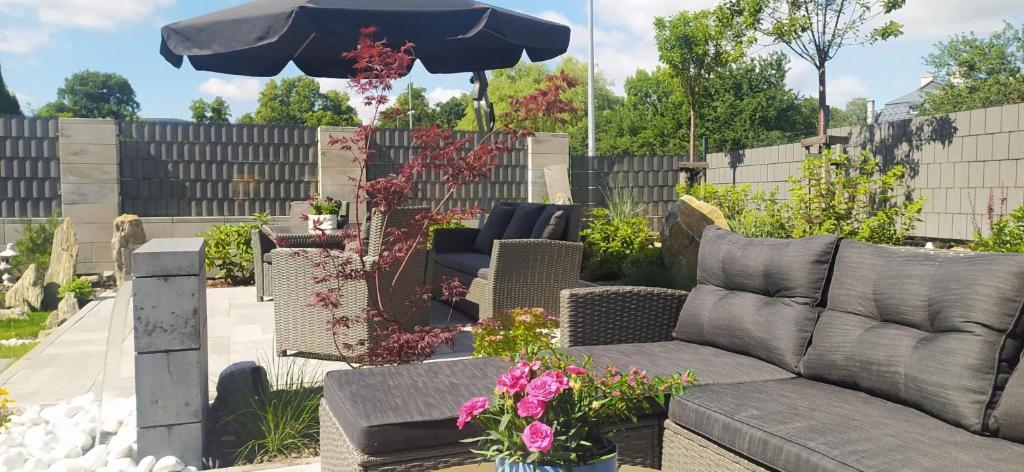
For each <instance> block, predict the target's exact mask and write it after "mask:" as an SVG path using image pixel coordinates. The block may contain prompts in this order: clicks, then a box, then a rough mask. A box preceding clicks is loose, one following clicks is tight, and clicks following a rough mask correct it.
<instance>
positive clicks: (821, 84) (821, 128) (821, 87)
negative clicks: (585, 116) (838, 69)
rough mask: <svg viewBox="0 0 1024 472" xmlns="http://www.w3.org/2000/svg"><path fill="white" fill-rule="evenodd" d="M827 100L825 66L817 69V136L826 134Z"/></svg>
mask: <svg viewBox="0 0 1024 472" xmlns="http://www.w3.org/2000/svg"><path fill="white" fill-rule="evenodd" d="M828 115H829V109H828V100H827V97H826V96H825V66H824V65H821V66H820V67H818V136H825V134H826V133H827V132H828V118H829V116H828Z"/></svg>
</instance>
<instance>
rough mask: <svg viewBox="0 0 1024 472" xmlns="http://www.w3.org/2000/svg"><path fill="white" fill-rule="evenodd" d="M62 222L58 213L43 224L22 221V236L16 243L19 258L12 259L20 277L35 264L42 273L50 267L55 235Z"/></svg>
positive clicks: (12, 263)
mask: <svg viewBox="0 0 1024 472" xmlns="http://www.w3.org/2000/svg"><path fill="white" fill-rule="evenodd" d="M60 223H61V220H60V218H58V217H57V213H56V212H54V213H52V214H50V217H49V218H47V219H46V221H45V222H43V223H33V222H32V220H30V219H28V218H22V220H21V236H20V237H19V238H18V240H17V241H16V242H15V243H14V250H15V251H17V252H18V255H17V256H14V257H12V258H11V267H13V268H14V272H15V273H16V274H18V275H20V274H22V273H24V272H25V269H28V266H30V265H32V264H35V265H36V267H38V268H39V270H40V272H46V269H47V268H48V267H50V252H51V251H52V250H53V233H54V232H56V231H57V227H59V226H60Z"/></svg>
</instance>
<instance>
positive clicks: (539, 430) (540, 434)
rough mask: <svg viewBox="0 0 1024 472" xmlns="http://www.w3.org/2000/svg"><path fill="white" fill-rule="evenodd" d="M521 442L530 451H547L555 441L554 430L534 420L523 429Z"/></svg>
mask: <svg viewBox="0 0 1024 472" xmlns="http://www.w3.org/2000/svg"><path fill="white" fill-rule="evenodd" d="M522 437H523V444H525V445H526V449H527V450H529V451H530V452H548V451H550V450H551V444H552V443H554V442H555V431H554V430H552V429H551V427H550V426H548V425H546V424H544V423H541V422H540V421H534V422H533V423H530V424H529V425H528V426H527V427H526V429H524V430H523V434H522Z"/></svg>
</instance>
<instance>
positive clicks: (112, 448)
mask: <svg viewBox="0 0 1024 472" xmlns="http://www.w3.org/2000/svg"><path fill="white" fill-rule="evenodd" d="M131 455H132V443H130V442H124V443H118V444H115V443H114V442H113V441H111V442H110V443H109V444H107V461H108V462H113V461H115V460H118V459H122V458H125V457H131Z"/></svg>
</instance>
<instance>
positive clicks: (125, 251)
mask: <svg viewBox="0 0 1024 472" xmlns="http://www.w3.org/2000/svg"><path fill="white" fill-rule="evenodd" d="M145 243H146V229H145V228H143V226H142V219H141V218H139V217H138V216H136V215H121V216H119V217H117V219H115V220H114V239H113V240H112V241H111V242H110V247H111V248H112V250H113V251H114V277H115V279H116V280H117V286H118V287H120V286H121V284H122V283H124V281H125V280H128V279H130V278H131V276H132V252H134V251H135V250H136V249H138V248H139V246H142V245H143V244H145Z"/></svg>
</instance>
